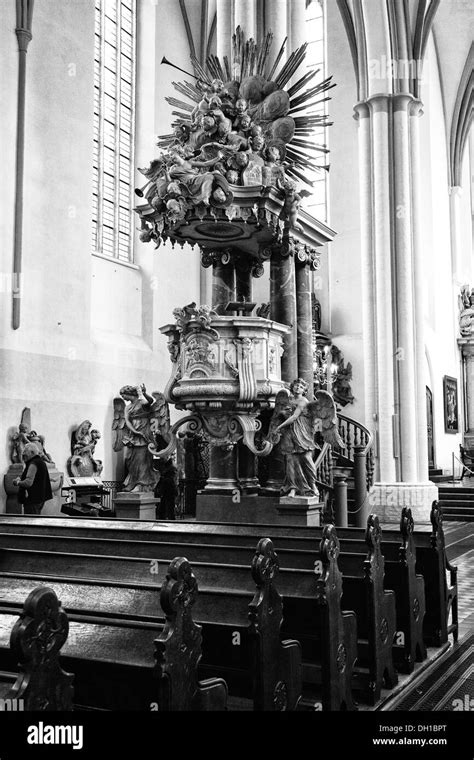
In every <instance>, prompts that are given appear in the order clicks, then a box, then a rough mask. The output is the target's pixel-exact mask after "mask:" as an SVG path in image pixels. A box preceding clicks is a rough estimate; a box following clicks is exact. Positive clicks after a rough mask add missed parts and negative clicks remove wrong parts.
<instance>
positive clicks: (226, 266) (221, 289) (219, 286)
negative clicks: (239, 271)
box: [212, 254, 235, 314]
mask: <svg viewBox="0 0 474 760" xmlns="http://www.w3.org/2000/svg"><path fill="white" fill-rule="evenodd" d="M223 257H225V254H223V256H222V257H220V258H219V260H218V261H217V262H215V263H214V264H213V267H212V307H213V309H214V310H215V311H216V312H217V314H226V313H228V312H226V310H225V309H226V306H227V304H228V303H229V302H230V301H235V271H234V265H233V263H232V260H231V257H230V256H229V261H227V260H225V263H223V261H222V258H223Z"/></svg>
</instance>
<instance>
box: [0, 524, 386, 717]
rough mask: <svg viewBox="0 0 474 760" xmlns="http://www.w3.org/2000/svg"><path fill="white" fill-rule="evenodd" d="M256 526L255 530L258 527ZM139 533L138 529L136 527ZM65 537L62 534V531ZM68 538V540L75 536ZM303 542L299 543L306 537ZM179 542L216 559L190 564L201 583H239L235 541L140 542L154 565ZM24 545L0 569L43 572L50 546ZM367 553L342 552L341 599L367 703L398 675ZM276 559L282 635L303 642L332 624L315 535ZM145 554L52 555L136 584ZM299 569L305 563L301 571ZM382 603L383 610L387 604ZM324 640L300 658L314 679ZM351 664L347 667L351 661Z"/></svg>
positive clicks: (75, 570)
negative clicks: (381, 630)
mask: <svg viewBox="0 0 474 760" xmlns="http://www.w3.org/2000/svg"><path fill="white" fill-rule="evenodd" d="M255 530H256V531H258V527H257V528H256V529H255ZM139 532H141V531H140V530H139ZM180 535H181V538H182V541H184V538H185V536H184V534H182V533H181V534H180ZM11 537H12V536H11ZM28 539H30V537H24V538H23V545H25V542H26V544H28ZM38 540H39V541H41V540H43V541H45V544H44V548H45V549H47V552H50V551H51V550H52V549H56V550H57V549H58V543H57V542H56V543H55V541H54V540H52V539H51V538H42V537H41V538H38V537H36V541H38ZM63 540H65V539H64V538H63ZM88 540H89V541H95V543H94V547H95V548H98V547H97V541H96V540H95V539H83V540H82V543H81V548H83V547H84V546H86V545H87V544H86V543H84V542H87V541H88ZM105 540H106V541H109V542H112V544H111V545H110V544H109V545H108V546H107V549H106V551H107V552H109V551H111V549H113V551H114V552H118V551H119V550H122V551H123V549H127V550H130V548H132V547H130V542H128V543H127V542H122V543H120V542H118V541H115V542H113V540H112V539H105ZM229 540H230V539H229ZM32 543H33V544H34V540H33V541H31V540H30V544H29V546H31V544H32ZM70 543H71V546H72V542H70ZM300 543H301V544H302V545H304V543H305V542H300ZM177 546H179V547H180V550H182V551H183V553H186V554H187V556H188V557H189V556H193V553H194V554H195V556H196V557H199V556H204V555H205V556H206V559H211V560H214V564H209V563H199V562H196V563H195V567H196V571H197V572H198V571H199V577H200V579H201V580H202V582H203V583H205V584H206V585H209V586H210V585H212V584H215V583H216V582H218V583H219V584H220V585H221V586H224V587H226V588H230V587H232V586H234V585H235V584H242V583H243V582H244V579H245V576H246V573H247V570H246V568H245V566H243V564H240V566H239V565H230V564H229V555H232V561H233V562H240V563H242V557H243V556H245V554H246V552H247V548H246V547H232V546H227V545H224V546H219V545H217V544H215V545H207V546H202V545H199V544H189V545H187V546H186V545H185V544H184V543H183V542H182V543H181V544H179V545H174V546H173V545H172V544H171V545H170V544H169V543H161V542H156V541H155V542H153V541H148V542H145V548H146V551H149V557H154V558H155V560H154V561H155V562H158V564H159V565H162V564H163V563H165V562H167V558H166V555H165V556H163V554H161V553H160V552H162V551H163V550H164V549H166V548H168V549H169V550H177ZM25 548H26V547H25ZM75 548H76V549H77V548H79V547H78V546H76V547H75ZM133 548H134V549H135V550H139V551H140V553H141V554H142V555H143V553H144V545H140V543H139V542H135V544H134V547H133ZM24 552H25V550H20V551H18V550H17V551H14V550H9V549H7V550H5V551H4V552H3V554H0V570H3V571H5V569H6V567H11V568H12V569H13V571H15V572H16V571H18V569H19V568H22V567H23V568H24V567H26V566H27V565H28V563H30V565H31V567H33V568H36V569H38V568H42V569H43V572H47V571H48V567H50V566H51V559H50V555H49V553H44V552H41V551H40V552H38V551H37V552H36V553H33V552H32V550H31V549H30V555H29V556H25V553H24ZM365 556H366V555H365V554H364V555H362V556H359V555H353V556H350V555H345V556H344V565H345V572H346V576H347V577H346V578H345V593H346V604H345V605H343V606H344V607H348V608H349V607H350V608H351V609H352V608H353V607H356V608H357V610H358V614H359V616H361V624H362V623H363V628H362V629H361V630H362V633H361V636H360V638H361V644H360V647H361V661H363V664H364V665H365V666H367V670H368V678H367V679H366V683H365V684H364V687H365V692H366V695H367V698H368V701H369V702H371V703H372V702H375V701H377V700H378V699H379V697H380V690H381V688H382V684H383V683H384V680H385V681H386V682H387V685H393V684H394V683H395V682H396V674H395V673H394V671H393V666H392V663H391V640H392V638H393V632H394V622H393V614H392V612H391V608H390V607H391V605H393V599H391V597H390V595H389V594H385V593H384V591H383V587H382V584H383V575H382V576H381V581H380V582H379V580H378V575H377V573H376V572H372V574H371V575H370V579H369V580H368V581H366V582H364V561H365ZM193 559H194V557H193ZM279 560H280V564H281V566H282V567H285V570H284V571H281V572H280V577H279V589H280V590H281V592H282V593H283V594H284V596H285V608H286V609H287V612H288V615H287V619H290V620H291V624H290V625H287V624H285V628H284V631H285V635H288V636H291V637H292V638H301V637H303V638H304V640H305V641H306V640H308V641H309V640H311V641H313V640H314V639H315V633H314V632H315V631H318V630H319V629H320V628H321V626H325V627H326V628H327V627H328V625H329V623H328V622H327V621H325V622H324V624H323V623H321V621H320V620H319V619H318V616H319V614H318V611H317V610H316V609H315V605H314V598H315V589H316V579H315V575H314V572H313V567H314V564H315V562H317V561H318V560H319V555H318V554H317V543H316V544H315V542H314V539H311V546H310V547H309V546H308V544H307V542H306V546H305V548H304V549H302V550H290V551H289V552H285V551H282V552H281V553H280V556H279ZM150 561H151V560H150V559H148V560H138V559H131V558H130V557H125V558H123V559H122V561H121V562H120V563H117V557H113V556H111V555H109V554H106V555H105V556H102V557H99V558H93V557H91V556H87V555H85V556H78V555H75V556H73V555H72V553H69V552H68V553H60V552H57V553H56V556H55V565H54V567H55V572H60V573H62V574H63V573H64V572H65V568H67V570H68V572H69V574H70V575H71V574H76V575H77V574H79V576H84V574H85V573H86V574H87V573H91V572H92V574H93V575H96V576H98V577H100V578H102V579H104V578H107V577H108V578H109V579H115V580H121V581H123V580H124V579H125V578H128V579H129V580H132V581H133V582H135V583H139V582H143V580H144V578H145V577H146V575H147V574H148V573H149V563H150ZM375 562H379V564H380V560H379V559H378V557H377V554H376V553H375V552H374V553H373V556H372V565H373V563H375ZM5 563H7V564H5ZM369 564H370V563H369ZM301 568H305V569H304V570H302V569H301ZM107 574H108V575H107ZM333 596H334V595H330V599H331V602H330V604H329V607H330V608H331V609H333V608H334V609H336V608H337V614H339V615H340V614H341V611H340V603H339V599H337V600H336V604H334V603H333V601H332V599H333ZM305 605H307V606H308V605H309V606H310V607H311V605H312V608H311V611H310V613H309V618H310V620H311V628H310V630H308V626H306V628H305V627H304V626H301V625H300V626H299V627H298V625H296V621H297V620H298V619H300V618H304V614H302V613H301V609H302V608H303V607H304V606H305ZM331 605H332V606H331ZM367 605H368V609H369V612H368V613H367V612H366V607H367ZM387 606H388V607H387ZM386 607H387V610H386V609H385V608H386ZM331 614H332V617H331V618H330V620H331V621H332V619H333V618H334V616H335V614H336V613H335V612H334V611H333V612H332V613H331ZM197 615H198V619H199V611H197ZM383 621H388V625H389V627H388V630H387V632H386V635H384V637H383V638H382V639H381V638H380V636H377V637H376V636H375V634H374V633H373V631H374V630H375V628H378V627H380V625H382V624H383V625H385V622H383ZM295 626H296V627H295ZM308 637H309V638H308ZM317 638H318V637H317V635H316V639H317ZM333 638H334V636H333V634H332V633H330V634H329V635H328V637H327V641H330V640H332V639H333ZM321 641H322V639H321ZM372 641H373V642H375V644H371V643H370V642H372ZM315 647H316V649H315ZM322 647H323V644H322V643H319V644H318V645H314V643H313V644H312V645H311V647H309V645H308V646H307V647H306V651H307V652H311V656H309V654H308V660H309V661H308V662H307V663H306V665H305V672H306V673H310V674H311V673H313V672H314V666H315V665H316V671H317V675H316V681H317V682H319V681H320V679H321V676H320V674H319V669H320V667H319V665H320V663H321V661H325V662H330V659H329V658H328V657H327V656H325V657H321V656H320V653H321V651H322ZM229 654H230V653H229ZM311 661H312V662H311ZM334 662H335V661H333V662H332V666H333V670H332V674H331V679H332V680H334V678H335V677H336V680H337V667H336V666H335V664H334ZM348 670H350V672H352V664H351V665H350V667H349V669H348ZM334 671H336V672H334ZM345 672H347V671H345ZM331 679H330V680H331ZM309 680H310V681H312V682H313V683H314V680H315V679H314V677H313V676H311V677H310V678H309ZM323 681H324V678H323ZM338 699H339V701H338ZM323 703H324V707H325V709H340V708H341V707H342V708H344V709H352V708H353V704H352V698H351V697H350V689H349V690H348V689H347V688H345V689H341V690H340V695H339V697H338V698H336V697H335V698H334V699H333V700H332V701H330V700H328V699H327V698H326V697H324V699H323ZM336 703H337V704H338V705H339V707H338V708H335V707H334V705H335V704H336ZM329 705H330V706H329Z"/></svg>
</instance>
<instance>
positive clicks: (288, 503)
mask: <svg viewBox="0 0 474 760" xmlns="http://www.w3.org/2000/svg"><path fill="white" fill-rule="evenodd" d="M323 506H324V504H323V503H322V502H320V501H319V498H318V497H316V496H313V497H310V496H295V497H294V498H290V497H289V496H282V497H281V498H280V504H279V506H278V514H279V516H280V517H281V518H284V519H285V520H286V524H287V525H306V526H308V527H311V528H319V526H320V525H321V510H322V509H323Z"/></svg>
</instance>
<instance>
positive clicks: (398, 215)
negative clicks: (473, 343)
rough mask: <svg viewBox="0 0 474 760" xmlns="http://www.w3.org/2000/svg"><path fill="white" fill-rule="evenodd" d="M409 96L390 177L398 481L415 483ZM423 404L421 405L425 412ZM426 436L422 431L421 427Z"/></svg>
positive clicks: (397, 108)
mask: <svg viewBox="0 0 474 760" xmlns="http://www.w3.org/2000/svg"><path fill="white" fill-rule="evenodd" d="M411 101H412V96H411V95H395V96H394V97H393V99H392V104H393V173H394V182H393V190H394V206H395V219H394V227H395V250H394V259H395V261H394V263H395V272H396V315H397V320H396V322H397V347H396V349H397V353H396V358H397V364H396V368H397V374H398V391H399V398H398V404H399V407H398V408H399V419H400V465H401V478H400V480H402V481H405V482H408V483H416V482H417V480H418V452H417V408H416V399H417V396H416V381H415V345H414V308H413V257H412V224H411V221H412V215H413V209H412V204H411V201H412V199H411V185H410V139H409V123H408V107H409V104H410V102H411ZM425 407H426V404H423V407H422V408H423V409H425ZM425 436H426V427H425Z"/></svg>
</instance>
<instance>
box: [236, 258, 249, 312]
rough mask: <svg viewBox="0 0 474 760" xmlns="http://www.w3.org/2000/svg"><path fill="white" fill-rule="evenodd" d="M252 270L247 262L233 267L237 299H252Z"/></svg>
mask: <svg viewBox="0 0 474 760" xmlns="http://www.w3.org/2000/svg"><path fill="white" fill-rule="evenodd" d="M252 290H253V288H252V270H251V268H250V266H249V265H248V264H245V263H239V264H237V266H236V267H235V295H236V300H237V301H248V302H249V303H250V302H251V301H252Z"/></svg>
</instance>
